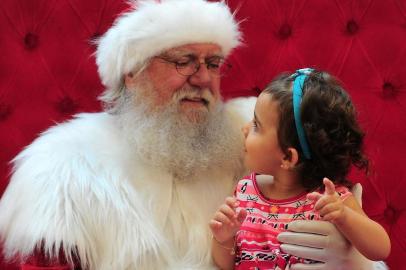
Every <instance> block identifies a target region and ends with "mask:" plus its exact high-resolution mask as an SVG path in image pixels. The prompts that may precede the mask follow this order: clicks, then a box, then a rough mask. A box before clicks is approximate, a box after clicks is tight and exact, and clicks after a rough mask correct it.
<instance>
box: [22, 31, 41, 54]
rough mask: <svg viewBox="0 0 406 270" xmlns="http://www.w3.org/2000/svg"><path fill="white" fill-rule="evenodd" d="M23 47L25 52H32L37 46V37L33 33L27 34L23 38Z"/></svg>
mask: <svg viewBox="0 0 406 270" xmlns="http://www.w3.org/2000/svg"><path fill="white" fill-rule="evenodd" d="M24 46H25V48H26V49H27V50H33V49H35V48H36V47H37V46H38V36H37V35H36V34H33V33H27V34H26V35H25V37H24Z"/></svg>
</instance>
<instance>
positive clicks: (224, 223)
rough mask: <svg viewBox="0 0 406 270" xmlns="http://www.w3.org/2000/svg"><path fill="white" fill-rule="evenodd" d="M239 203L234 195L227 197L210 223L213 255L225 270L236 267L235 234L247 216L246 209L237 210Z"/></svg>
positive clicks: (217, 263)
mask: <svg viewBox="0 0 406 270" xmlns="http://www.w3.org/2000/svg"><path fill="white" fill-rule="evenodd" d="M238 205H239V203H238V201H237V200H236V199H235V198H234V197H228V198H226V201H225V203H224V204H223V205H221V206H220V208H219V209H218V210H217V212H216V213H215V214H214V217H213V219H212V220H210V223H209V226H210V229H211V231H212V233H213V239H212V244H211V248H212V249H211V253H212V257H213V260H214V263H215V264H216V265H217V266H218V267H219V268H220V269H223V270H228V269H230V270H232V269H234V259H235V254H234V247H235V235H236V233H237V231H238V230H239V229H240V226H241V223H242V222H243V221H244V219H245V217H246V216H247V211H246V210H245V209H240V210H239V211H237V207H238Z"/></svg>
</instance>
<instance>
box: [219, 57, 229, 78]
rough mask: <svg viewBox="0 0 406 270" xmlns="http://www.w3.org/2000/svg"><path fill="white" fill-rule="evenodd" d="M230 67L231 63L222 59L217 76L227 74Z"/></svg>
mask: <svg viewBox="0 0 406 270" xmlns="http://www.w3.org/2000/svg"><path fill="white" fill-rule="evenodd" d="M231 68H232V65H231V64H230V63H228V62H226V61H225V60H223V62H222V64H221V66H220V72H219V76H221V77H225V76H227V75H228V74H229V72H230V70H231Z"/></svg>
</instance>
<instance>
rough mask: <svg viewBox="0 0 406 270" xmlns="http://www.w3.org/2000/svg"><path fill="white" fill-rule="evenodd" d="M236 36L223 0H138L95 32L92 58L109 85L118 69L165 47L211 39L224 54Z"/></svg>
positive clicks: (113, 86)
mask: <svg viewBox="0 0 406 270" xmlns="http://www.w3.org/2000/svg"><path fill="white" fill-rule="evenodd" d="M135 6H137V7H136V8H135ZM240 39H241V33H240V32H239V29H238V23H237V22H236V21H235V19H234V16H233V14H232V13H231V12H230V9H229V7H228V6H227V5H226V4H225V3H224V2H223V1H222V2H207V1H205V0H161V1H156V0H142V1H136V2H134V6H133V8H132V9H131V11H130V12H128V13H125V14H123V15H122V16H120V17H119V18H118V19H117V20H116V22H115V24H114V25H113V26H112V27H111V28H110V29H109V30H108V31H107V32H106V33H105V34H104V35H103V36H102V37H101V38H100V40H99V44H98V48H97V51H96V63H97V65H98V71H99V74H100V77H101V79H102V83H103V84H104V85H105V86H106V87H107V89H110V90H113V89H117V88H118V87H119V86H120V83H121V80H122V78H123V75H124V74H128V73H129V72H131V71H133V70H134V69H136V68H137V67H140V66H141V65H143V64H144V63H145V62H146V61H147V60H148V59H150V58H151V57H153V56H156V55H158V54H160V53H162V52H163V51H165V50H168V49H171V48H174V47H178V46H182V45H186V44H192V43H215V44H218V45H219V46H220V47H221V49H222V53H223V54H224V55H225V56H226V55H228V54H229V53H230V51H231V50H232V49H233V48H235V47H237V46H238V45H239V44H240Z"/></svg>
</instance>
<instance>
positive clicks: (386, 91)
mask: <svg viewBox="0 0 406 270" xmlns="http://www.w3.org/2000/svg"><path fill="white" fill-rule="evenodd" d="M395 95H396V90H395V87H394V86H393V84H392V83H390V82H385V83H384V84H383V85H382V96H383V98H393V97H394V96H395Z"/></svg>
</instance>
